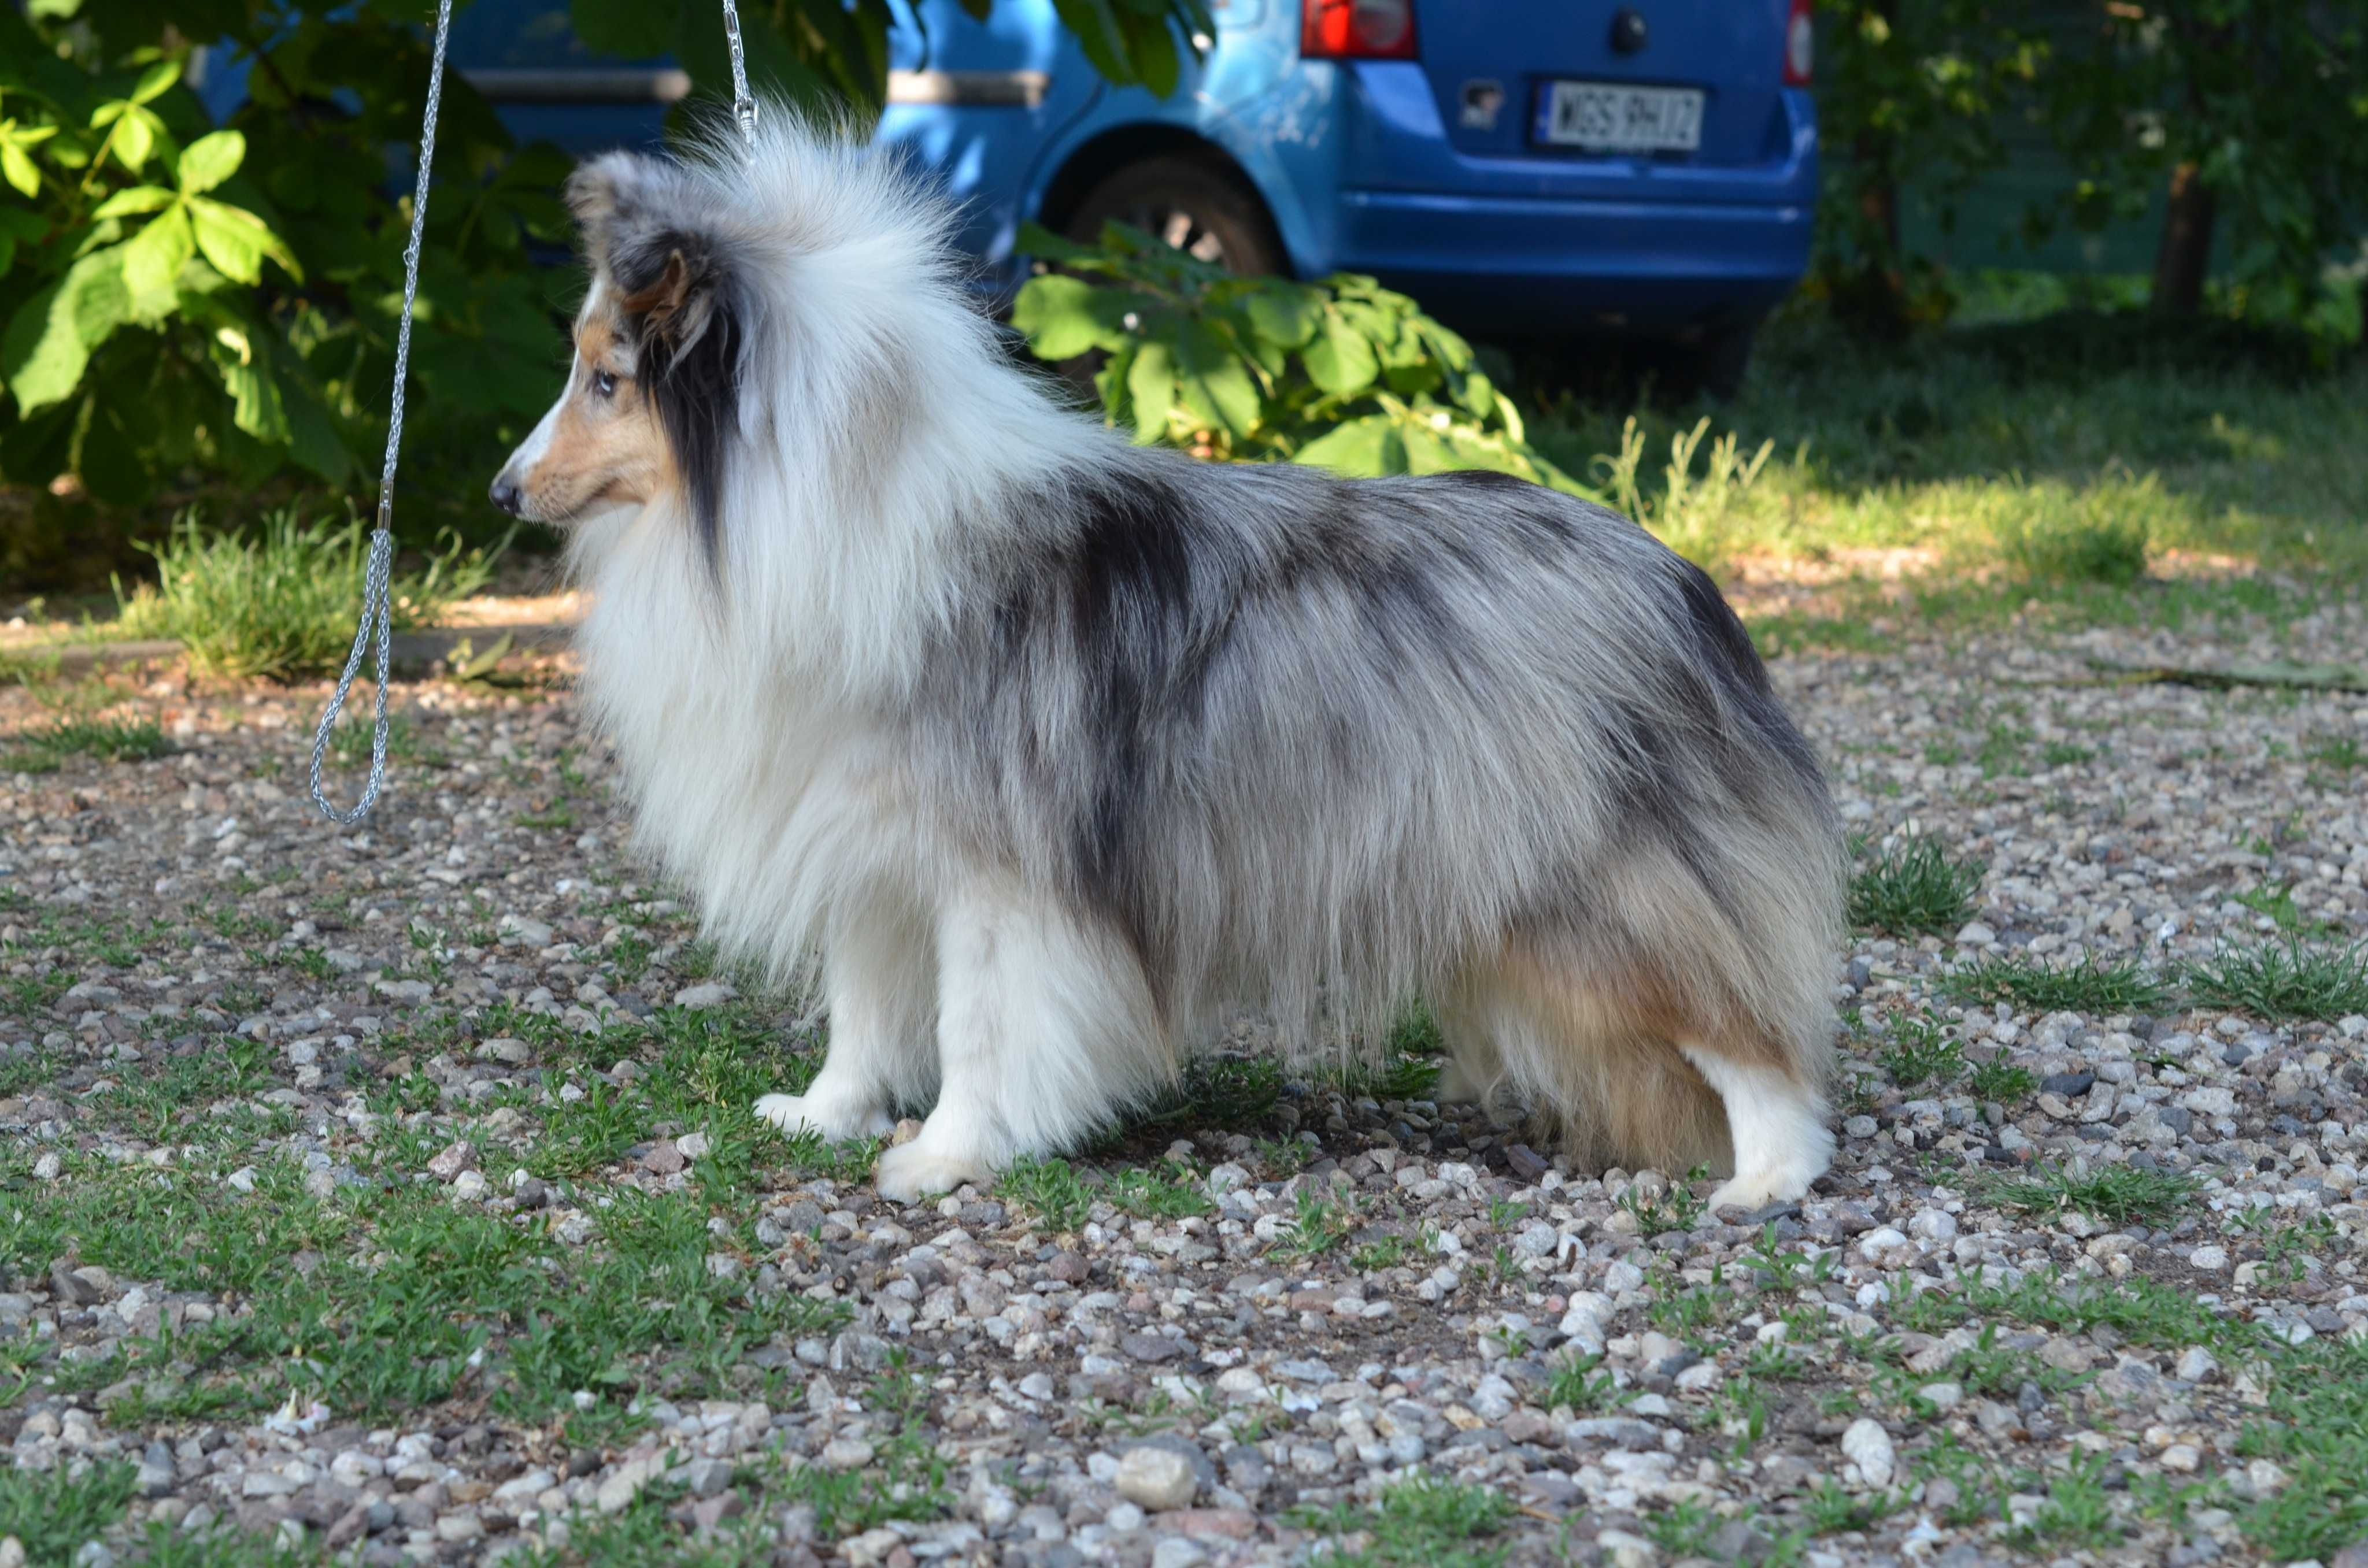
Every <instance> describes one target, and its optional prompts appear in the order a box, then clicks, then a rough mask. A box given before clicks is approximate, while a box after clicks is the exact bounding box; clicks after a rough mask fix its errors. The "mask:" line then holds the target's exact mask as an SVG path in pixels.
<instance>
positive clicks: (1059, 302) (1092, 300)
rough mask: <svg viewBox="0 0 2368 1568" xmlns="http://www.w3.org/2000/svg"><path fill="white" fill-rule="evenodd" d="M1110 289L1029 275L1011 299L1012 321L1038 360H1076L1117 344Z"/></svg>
mask: <svg viewBox="0 0 2368 1568" xmlns="http://www.w3.org/2000/svg"><path fill="white" fill-rule="evenodd" d="M1113 294H1114V290H1108V289H1097V288H1095V287H1094V286H1093V285H1092V284H1090V283H1088V282H1087V281H1086V280H1085V279H1083V278H1064V277H1062V276H1061V275H1060V274H1058V273H1048V274H1047V275H1045V276H1044V277H1042V278H1030V279H1029V280H1028V282H1027V283H1026V284H1025V285H1024V286H1023V287H1022V288H1021V289H1020V290H1019V298H1018V299H1017V300H1015V301H1012V305H1011V324H1012V326H1013V327H1014V328H1015V329H1016V330H1017V331H1018V332H1019V335H1021V336H1023V337H1025V338H1026V339H1027V340H1028V347H1029V350H1030V352H1031V353H1033V354H1034V355H1035V356H1036V357H1037V358H1040V359H1052V360H1061V359H1074V358H1076V357H1077V356H1078V355H1080V354H1083V353H1085V352H1087V350H1089V349H1094V348H1115V347H1118V344H1119V342H1120V341H1121V335H1120V334H1117V333H1114V332H1113V331H1112V330H1111V328H1112V326H1113V325H1114V324H1115V320H1114V315H1115V313H1117V312H1115V310H1114V303H1115V302H1114V301H1113V299H1112V296H1113Z"/></svg>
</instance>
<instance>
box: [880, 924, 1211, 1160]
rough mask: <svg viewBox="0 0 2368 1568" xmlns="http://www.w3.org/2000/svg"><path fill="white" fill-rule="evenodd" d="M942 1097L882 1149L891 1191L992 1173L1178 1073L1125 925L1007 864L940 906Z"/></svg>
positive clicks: (1081, 1132) (1085, 1127)
mask: <svg viewBox="0 0 2368 1568" xmlns="http://www.w3.org/2000/svg"><path fill="white" fill-rule="evenodd" d="M937 950H938V965H939V980H938V994H939V1013H938V1062H939V1074H940V1087H939V1094H938V1105H937V1108H936V1109H935V1110H933V1111H931V1112H930V1113H929V1118H928V1120H927V1121H926V1122H924V1123H923V1124H922V1127H921V1132H920V1135H919V1136H918V1137H916V1138H915V1139H914V1140H913V1141H912V1142H909V1143H905V1144H901V1145H899V1146H897V1147H895V1148H893V1149H889V1150H887V1151H885V1152H884V1153H882V1154H881V1156H880V1163H879V1165H878V1167H877V1170H876V1172H875V1175H874V1179H875V1182H876V1184H877V1186H878V1187H879V1190H880V1195H881V1196H882V1198H886V1199H893V1200H896V1201H901V1202H909V1201H911V1200H913V1199H916V1198H918V1197H920V1196H921V1195H922V1194H924V1193H929V1192H951V1191H952V1190H953V1189H954V1188H955V1187H958V1186H960V1185H961V1184H962V1183H963V1182H965V1181H974V1182H978V1183H980V1184H982V1185H984V1184H985V1182H987V1181H989V1180H991V1179H993V1177H994V1176H995V1173H996V1171H998V1170H1000V1169H1002V1168H1003V1167H1004V1166H1006V1165H1009V1164H1010V1163H1011V1162H1012V1161H1013V1160H1015V1159H1018V1158H1020V1157H1022V1156H1024V1155H1028V1154H1043V1153H1053V1151H1055V1150H1058V1149H1062V1148H1065V1147H1068V1146H1070V1145H1072V1144H1074V1143H1075V1142H1076V1141H1077V1140H1078V1139H1079V1138H1081V1137H1083V1136H1085V1135H1086V1134H1087V1133H1089V1132H1091V1131H1094V1130H1095V1129H1096V1128H1098V1127H1099V1126H1102V1125H1105V1124H1106V1123H1107V1122H1108V1121H1109V1120H1110V1118H1111V1117H1112V1116H1113V1115H1114V1114H1115V1113H1116V1111H1117V1109H1118V1108H1119V1107H1120V1106H1121V1105H1123V1104H1124V1103H1126V1102H1127V1101H1128V1100H1130V1099H1133V1098H1136V1097H1139V1096H1141V1095H1142V1094H1143V1093H1144V1091H1145V1090H1147V1089H1148V1088H1150V1087H1151V1086H1152V1085H1155V1084H1156V1083H1158V1082H1160V1081H1161V1080H1162V1079H1164V1078H1165V1077H1167V1076H1168V1075H1170V1074H1172V1073H1173V1070H1174V1069H1173V1064H1172V1062H1171V1060H1170V1055H1169V1051H1168V1050H1167V1036H1166V1031H1165V1030H1164V1029H1163V1028H1162V1027H1161V1025H1160V1022H1159V1017H1158V1012H1157V1009H1156V1007H1155V1006H1154V1004H1153V999H1152V994H1151V989H1150V986H1149V984H1148V983H1147V982H1146V980H1145V979H1144V972H1143V966H1142V964H1141V963H1140V961H1138V960H1137V959H1136V957H1135V955H1134V952H1133V949H1132V948H1131V947H1130V946H1129V944H1128V943H1127V942H1126V941H1125V940H1124V939H1123V938H1121V937H1120V936H1119V935H1118V934H1117V933H1116V932H1114V931H1112V930H1110V929H1109V928H1107V927H1106V926H1102V925H1100V924H1099V922H1096V921H1094V920H1092V919H1091V918H1089V917H1086V916H1082V915H1079V914H1077V913H1076V912H1075V911H1072V910H1070V909H1068V908H1065V907H1064V906H1063V905H1061V904H1060V903H1057V902H1055V901H1053V900H1052V899H1050V898H1047V897H1044V896H1042V895H1038V894H1033V893H1031V892H1029V891H1028V890H1024V889H1021V888H1019V887H1017V886H1015V885H1013V884H1012V883H1011V882H1009V881H1007V880H1003V879H998V878H979V879H974V880H973V881H969V882H967V883H966V884H964V885H962V886H960V887H958V888H956V889H955V890H954V891H953V892H951V895H950V896H949V897H948V899H947V901H946V903H945V905H944V906H943V908H942V909H941V910H940V912H939V920H938V926H937Z"/></svg>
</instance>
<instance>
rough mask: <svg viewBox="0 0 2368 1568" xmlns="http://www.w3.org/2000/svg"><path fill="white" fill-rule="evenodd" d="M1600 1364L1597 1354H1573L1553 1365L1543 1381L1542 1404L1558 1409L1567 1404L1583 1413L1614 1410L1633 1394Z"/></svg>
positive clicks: (1549, 1408)
mask: <svg viewBox="0 0 2368 1568" xmlns="http://www.w3.org/2000/svg"><path fill="white" fill-rule="evenodd" d="M1602 1365H1603V1358H1602V1357H1600V1356H1574V1357H1572V1358H1570V1359H1569V1360H1567V1361H1565V1362H1563V1363H1562V1364H1561V1365H1560V1366H1558V1367H1556V1368H1555V1369H1554V1374H1553V1376H1552V1377H1551V1378H1550V1379H1548V1381H1547V1382H1546V1394H1545V1400H1544V1404H1545V1407H1546V1408H1547V1409H1548V1410H1558V1409H1561V1408H1563V1407H1565V1406H1567V1407H1569V1408H1570V1409H1572V1410H1575V1411H1577V1413H1578V1414H1580V1415H1587V1414H1588V1413H1589V1412H1593V1411H1604V1410H1617V1409H1619V1408H1620V1407H1621V1406H1622V1405H1623V1404H1625V1403H1628V1402H1629V1401H1630V1400H1632V1399H1634V1398H1635V1397H1636V1396H1635V1394H1634V1392H1631V1391H1629V1390H1626V1389H1622V1387H1620V1385H1619V1383H1618V1381H1616V1380H1615V1379H1614V1378H1613V1377H1612V1375H1611V1373H1610V1372H1606V1371H1601V1370H1599V1369H1600V1367H1601V1366H1602Z"/></svg>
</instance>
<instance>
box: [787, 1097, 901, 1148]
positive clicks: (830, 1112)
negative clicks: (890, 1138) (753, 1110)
mask: <svg viewBox="0 0 2368 1568" xmlns="http://www.w3.org/2000/svg"><path fill="white" fill-rule="evenodd" d="M757 1116H758V1117H759V1118H761V1119H764V1120H766V1121H769V1122H771V1123H772V1124H773V1125H774V1126H776V1127H778V1128H780V1130H781V1131H782V1132H783V1133H785V1134H788V1135H790V1136H791V1137H794V1136H796V1134H797V1133H798V1132H799V1131H802V1130H803V1129H806V1128H812V1129H813V1130H814V1131H816V1132H819V1133H821V1134H822V1135H823V1136H824V1137H825V1138H827V1139H829V1140H831V1141H832V1142H838V1141H840V1140H841V1139H847V1138H862V1137H872V1138H879V1137H884V1136H886V1134H887V1133H888V1131H889V1130H890V1129H892V1128H894V1126H895V1125H896V1123H895V1121H894V1119H892V1118H891V1117H890V1116H889V1115H888V1113H887V1112H886V1111H884V1110H871V1111H863V1110H850V1109H848V1108H847V1107H844V1106H834V1105H832V1104H830V1103H829V1102H828V1101H826V1100H825V1099H823V1098H822V1097H821V1096H815V1095H765V1096H759V1097H758V1099H757Z"/></svg>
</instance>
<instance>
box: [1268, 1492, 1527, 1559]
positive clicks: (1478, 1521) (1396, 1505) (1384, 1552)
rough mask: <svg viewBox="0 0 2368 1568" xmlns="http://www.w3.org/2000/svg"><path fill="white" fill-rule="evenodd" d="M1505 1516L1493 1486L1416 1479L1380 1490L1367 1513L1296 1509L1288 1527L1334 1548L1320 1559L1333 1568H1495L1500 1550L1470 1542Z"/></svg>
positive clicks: (1338, 1507)
mask: <svg viewBox="0 0 2368 1568" xmlns="http://www.w3.org/2000/svg"><path fill="white" fill-rule="evenodd" d="M1512 1517H1513V1505H1512V1503H1511V1502H1510V1501H1509V1500H1508V1498H1507V1497H1506V1496H1505V1494H1504V1493H1503V1492H1501V1491H1499V1490H1497V1489H1496V1488H1494V1487H1488V1486H1476V1485H1468V1484H1465V1483H1462V1482H1457V1481H1451V1480H1448V1479H1445V1478H1443V1477H1440V1476H1436V1475H1432V1474H1429V1473H1428V1472H1417V1473H1416V1474H1414V1475H1410V1476H1408V1477H1406V1478H1405V1479H1404V1480H1400V1481H1395V1482H1392V1483H1390V1484H1388V1485H1386V1486H1384V1487H1383V1488H1382V1490H1381V1493H1380V1494H1379V1495H1378V1496H1376V1497H1375V1498H1374V1500H1373V1503H1372V1506H1368V1507H1361V1508H1360V1507H1357V1506H1353V1505H1351V1504H1349V1503H1336V1504H1334V1505H1333V1506H1331V1507H1329V1508H1327V1509H1322V1510H1317V1509H1312V1508H1302V1509H1299V1510H1297V1511H1296V1512H1294V1513H1293V1514H1292V1524H1294V1525H1296V1526H1297V1527H1298V1528H1301V1529H1306V1530H1314V1531H1316V1532H1318V1533H1320V1534H1323V1535H1326V1536H1330V1537H1333V1538H1334V1539H1335V1540H1338V1542H1339V1543H1340V1546H1339V1549H1338V1550H1337V1551H1334V1552H1333V1553H1331V1554H1329V1555H1327V1556H1326V1557H1325V1558H1324V1559H1323V1561H1324V1562H1326V1563H1330V1564H1334V1565H1336V1568H1496V1565H1497V1564H1498V1563H1500V1562H1504V1560H1505V1551H1504V1549H1503V1548H1501V1547H1488V1546H1482V1545H1475V1544H1474V1543H1475V1542H1476V1541H1478V1540H1480V1539H1481V1538H1483V1537H1486V1536H1491V1535H1495V1534H1497V1533H1498V1532H1500V1531H1502V1530H1503V1529H1504V1528H1505V1527H1506V1526H1507V1525H1508V1524H1509V1523H1511V1522H1512ZM1351 1542H1358V1543H1360V1544H1356V1545H1354V1546H1351V1545H1350V1544H1349V1543H1351Z"/></svg>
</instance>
